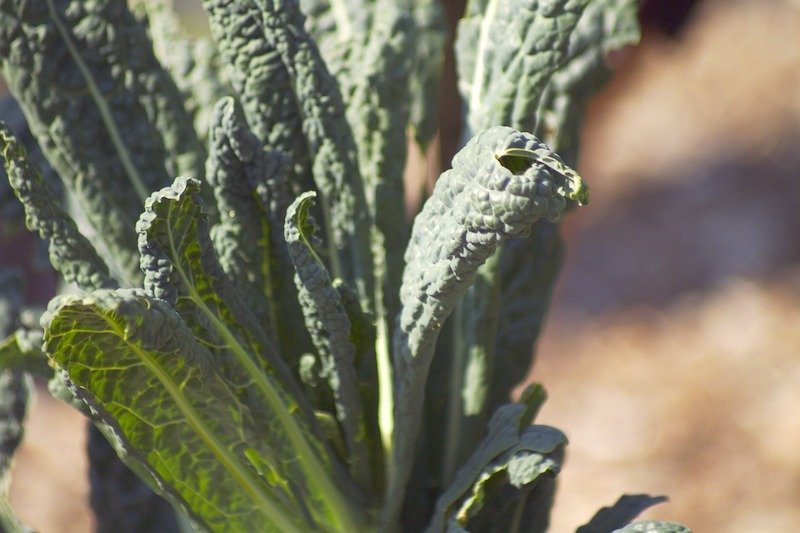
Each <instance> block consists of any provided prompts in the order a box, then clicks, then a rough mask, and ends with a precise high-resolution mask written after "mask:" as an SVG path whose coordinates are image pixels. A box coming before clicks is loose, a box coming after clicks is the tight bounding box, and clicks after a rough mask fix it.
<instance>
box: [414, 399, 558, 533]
mask: <svg viewBox="0 0 800 533" xmlns="http://www.w3.org/2000/svg"><path fill="white" fill-rule="evenodd" d="M543 401H544V391H543V389H542V388H541V387H539V386H531V387H529V388H528V389H527V390H526V392H525V393H523V395H522V398H521V399H520V403H517V404H508V405H504V406H502V407H500V408H499V409H498V410H497V411H496V412H495V413H494V415H493V416H492V418H491V420H490V421H489V428H488V434H487V435H486V437H485V438H484V439H483V440H482V441H481V442H480V444H479V446H478V447H477V448H476V449H475V452H474V453H473V454H472V456H471V457H470V458H469V459H468V460H467V461H466V462H465V463H464V465H463V466H462V467H461V469H460V470H459V471H458V473H457V474H456V476H455V479H454V480H453V482H452V484H451V485H450V486H449V487H448V488H447V490H445V491H444V492H443V493H442V495H441V496H440V497H439V499H438V500H437V503H436V510H435V512H434V514H433V518H432V520H431V523H430V525H429V526H428V529H427V531H428V532H430V533H433V532H439V531H444V529H445V527H446V525H448V524H449V523H451V522H455V524H458V525H459V526H460V527H464V526H465V525H466V522H467V521H468V520H469V519H470V518H472V517H474V516H477V515H478V512H479V511H480V510H481V508H483V506H484V504H485V503H486V502H487V501H488V499H487V498H485V496H486V489H487V488H488V487H487V485H486V483H487V482H488V481H490V480H491V478H492V477H493V476H494V475H496V474H503V475H504V476H506V479H505V481H504V483H508V484H510V485H512V486H513V487H515V488H517V489H523V492H522V493H516V492H513V491H511V492H512V494H511V495H512V497H511V500H512V501H514V502H515V503H519V501H522V502H523V505H522V506H523V507H525V506H526V505H525V504H527V505H531V506H533V507H535V506H536V505H537V504H538V503H540V502H538V501H526V496H528V495H527V494H526V493H527V491H529V490H531V489H532V488H533V487H531V484H532V483H534V482H537V481H539V476H540V475H541V474H543V473H551V474H553V475H555V474H556V473H557V472H558V468H559V465H560V463H561V458H562V454H563V447H564V446H565V445H566V437H564V435H563V434H562V433H561V432H560V431H558V430H557V429H555V428H551V427H548V426H530V425H529V424H530V423H531V421H532V420H533V418H534V416H535V414H536V412H537V411H538V409H539V407H540V406H541V404H542V402H543ZM541 496H544V497H545V498H546V497H547V494H546V493H544V494H541ZM496 503H499V502H496ZM547 508H548V509H549V506H548V507H547ZM507 514H508V516H507V517H506V518H505V520H508V517H509V516H511V515H513V513H507ZM509 530H511V529H509Z"/></svg>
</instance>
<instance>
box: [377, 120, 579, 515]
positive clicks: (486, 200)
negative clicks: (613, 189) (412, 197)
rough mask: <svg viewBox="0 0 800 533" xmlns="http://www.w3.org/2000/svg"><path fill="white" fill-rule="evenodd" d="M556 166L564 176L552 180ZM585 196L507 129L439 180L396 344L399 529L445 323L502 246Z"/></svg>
mask: <svg viewBox="0 0 800 533" xmlns="http://www.w3.org/2000/svg"><path fill="white" fill-rule="evenodd" d="M556 165H562V170H563V171H564V172H566V175H565V174H561V173H559V172H553V173H551V170H550V169H551V167H552V166H556ZM510 168H514V169H515V172H512V170H510ZM587 194H588V193H587V189H586V186H585V185H584V184H583V182H582V181H581V179H580V177H579V176H578V175H577V174H575V173H574V172H573V171H567V170H566V169H564V168H563V164H561V163H560V162H558V160H557V158H556V156H555V155H553V154H550V152H549V150H547V148H546V147H545V146H544V145H543V144H541V142H540V141H539V140H538V139H536V138H535V137H534V136H533V135H531V134H527V133H521V132H517V131H514V130H512V129H511V128H507V127H495V128H492V129H489V130H487V131H485V132H483V133H481V134H479V135H477V136H476V137H475V138H473V139H472V140H471V141H470V142H469V144H467V146H466V147H465V148H464V149H463V150H461V151H460V152H459V153H458V154H456V156H455V157H454V158H453V168H452V169H451V170H449V171H447V172H445V173H444V174H442V176H441V177H440V179H439V181H438V182H437V184H436V188H435V189H434V192H433V195H432V196H431V198H430V199H428V201H427V202H426V204H425V206H424V208H423V210H422V212H421V213H420V214H419V215H418V216H417V218H416V220H415V221H414V229H413V232H412V236H411V240H410V242H409V246H408V248H407V250H406V270H405V272H404V273H403V285H402V288H401V292H400V298H401V301H402V303H403V308H402V312H401V314H400V318H399V321H398V326H397V329H396V332H395V337H394V357H395V369H396V371H397V393H396V395H395V431H394V449H393V456H392V459H393V464H392V468H393V470H392V478H391V480H390V485H389V492H388V497H387V506H386V509H385V513H386V514H385V520H388V521H393V520H394V517H395V516H396V513H397V512H398V511H399V506H400V505H401V504H402V499H403V491H404V489H405V486H406V483H407V481H408V476H409V473H410V469H411V464H412V462H413V456H414V444H415V442H416V439H417V434H418V432H419V428H420V423H421V416H422V407H423V404H424V392H425V381H426V379H427V374H428V368H429V367H430V364H431V360H432V357H433V354H434V347H435V343H436V339H437V337H438V334H439V331H440V329H441V325H442V323H443V322H444V320H445V319H446V318H447V317H448V315H449V314H450V312H451V311H452V310H453V307H454V306H455V304H456V302H457V300H458V298H459V297H460V296H461V295H462V294H463V293H464V291H465V290H466V289H467V287H469V285H470V284H471V283H472V281H473V280H474V277H475V274H476V272H477V270H478V268H479V267H480V265H481V264H483V262H484V261H486V259H487V258H488V257H489V256H490V255H491V254H492V253H494V251H495V248H496V247H497V245H498V244H499V243H501V242H503V241H505V240H507V239H510V238H513V237H520V236H525V235H527V234H528V233H529V232H530V229H531V225H532V224H533V223H534V222H535V221H536V220H539V219H541V218H548V219H555V218H557V217H558V216H559V215H560V213H561V211H562V210H563V209H564V208H565V206H566V203H567V200H568V199H573V200H576V201H585V200H586V195H587Z"/></svg>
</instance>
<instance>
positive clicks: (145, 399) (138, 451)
mask: <svg viewBox="0 0 800 533" xmlns="http://www.w3.org/2000/svg"><path fill="white" fill-rule="evenodd" d="M54 305H55V307H53V308H52V309H51V315H52V316H51V318H50V321H49V324H48V325H47V329H46V333H45V350H46V351H47V353H48V355H49V356H50V357H52V358H53V361H54V362H55V363H56V364H57V365H58V366H59V367H61V368H63V369H64V370H65V371H66V373H67V374H68V375H69V380H70V382H71V383H72V386H73V387H74V392H75V393H76V394H77V395H78V396H80V397H81V398H82V399H84V401H86V402H87V403H89V404H90V405H91V406H92V407H93V408H94V409H95V410H96V411H97V412H98V413H99V416H100V417H101V418H102V419H103V420H104V421H105V422H106V423H107V424H108V425H109V427H111V428H112V429H113V430H114V432H115V433H116V436H117V437H118V438H119V439H121V440H122V441H123V443H124V445H123V447H124V448H125V449H126V450H128V453H130V454H132V455H136V456H138V459H139V460H142V461H144V462H146V463H147V464H148V465H149V467H150V469H151V473H152V476H153V477H152V478H151V480H150V481H151V483H154V484H155V487H154V488H156V490H159V491H164V494H165V495H166V496H168V497H170V498H171V500H172V501H173V503H177V504H179V505H181V506H182V507H184V508H185V510H186V511H187V512H188V513H189V514H190V516H192V518H193V519H194V520H195V521H197V522H198V523H199V524H202V525H204V526H205V527H206V528H208V529H213V530H241V531H245V530H253V529H261V528H264V527H265V526H266V527H268V528H269V529H274V530H286V531H299V530H301V529H302V527H301V526H302V523H301V522H299V520H300V517H302V516H303V514H302V513H301V512H298V511H296V510H294V509H293V508H292V502H291V497H290V495H289V494H288V491H287V490H286V488H285V487H282V486H279V485H274V484H269V483H266V482H265V481H264V480H263V479H261V478H260V477H259V476H258V474H257V473H256V471H255V470H254V468H253V466H252V464H250V461H249V460H248V459H247V456H246V454H247V453H252V452H249V451H250V450H256V451H257V453H259V454H261V455H263V456H266V457H269V455H270V452H269V450H268V449H266V450H265V449H264V444H263V439H262V438H260V437H259V431H258V429H257V428H256V426H255V424H254V421H253V419H252V416H251V414H250V412H249V411H248V409H247V408H246V407H245V406H243V405H241V404H240V403H239V402H238V401H237V399H236V397H235V395H234V393H233V392H232V391H231V390H230V387H229V386H228V384H227V383H226V382H225V381H224V380H223V379H222V378H221V377H220V375H219V374H218V373H217V370H216V368H215V363H214V361H213V359H212V355H211V353H209V352H208V350H206V349H205V348H204V347H203V346H202V345H201V344H199V343H198V342H197V340H196V339H195V336H194V334H193V332H192V331H191V330H190V329H189V328H188V327H187V326H186V324H185V323H184V322H183V320H182V319H181V318H180V316H179V315H178V314H177V313H176V312H175V311H174V310H173V309H172V308H171V307H170V306H169V305H168V304H167V303H166V302H164V301H163V300H160V299H156V298H153V297H151V296H147V295H146V294H144V293H143V292H142V291H139V290H130V289H122V290H117V291H97V292H95V293H93V294H92V295H91V296H87V297H63V298H62V299H61V301H60V302H58V303H57V304H54ZM188 442H192V443H196V444H194V445H192V446H187V443H188Z"/></svg>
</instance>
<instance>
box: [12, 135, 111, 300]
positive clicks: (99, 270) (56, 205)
mask: <svg viewBox="0 0 800 533" xmlns="http://www.w3.org/2000/svg"><path fill="white" fill-rule="evenodd" d="M0 155H2V157H3V159H4V160H5V169H6V174H7V175H8V181H9V183H10V184H11V187H12V188H13V189H14V194H16V196H17V198H18V199H19V201H20V202H21V203H22V205H23V206H24V207H25V222H26V224H27V226H28V229H30V230H31V231H36V232H38V233H39V236H40V237H41V238H42V239H46V240H47V241H48V243H49V244H48V250H49V252H50V263H51V264H52V265H53V266H54V267H55V268H56V269H57V270H58V271H59V272H60V273H61V275H62V276H64V280H65V281H66V282H67V283H74V284H75V285H77V286H78V287H80V288H81V289H84V290H87V291H90V290H93V289H103V288H114V287H116V286H117V283H116V281H115V280H114V279H112V278H111V277H110V275H109V272H108V267H107V266H106V264H105V262H104V261H103V260H102V259H101V258H100V256H99V255H98V254H97V251H96V250H95V248H94V246H93V245H92V243H91V242H90V241H89V240H88V239H87V238H86V237H84V236H83V235H82V234H81V233H80V231H78V227H77V226H76V225H75V222H74V221H73V220H72V217H70V216H69V215H68V214H67V213H66V212H65V211H64V209H63V208H62V207H61V205H60V202H59V200H58V198H56V196H55V195H54V194H53V192H51V191H50V189H49V188H48V186H47V184H46V183H45V181H44V178H43V177H42V175H41V173H40V172H39V171H38V170H37V169H35V168H34V167H33V166H31V164H30V162H29V161H28V158H27V156H26V153H25V148H23V147H22V145H21V144H19V142H18V141H17V140H16V138H15V137H14V135H13V134H12V133H11V132H10V131H9V130H8V128H7V126H5V124H3V123H0Z"/></svg>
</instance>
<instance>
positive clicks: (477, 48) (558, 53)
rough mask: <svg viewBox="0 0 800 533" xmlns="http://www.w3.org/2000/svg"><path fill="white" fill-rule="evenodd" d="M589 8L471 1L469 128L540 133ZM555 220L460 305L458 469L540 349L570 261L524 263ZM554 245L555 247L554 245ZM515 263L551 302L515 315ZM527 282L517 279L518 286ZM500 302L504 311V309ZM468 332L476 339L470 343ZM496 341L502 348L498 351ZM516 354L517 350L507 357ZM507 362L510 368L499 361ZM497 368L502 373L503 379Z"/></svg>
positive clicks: (495, 265)
mask: <svg viewBox="0 0 800 533" xmlns="http://www.w3.org/2000/svg"><path fill="white" fill-rule="evenodd" d="M587 3H588V2H587V0H561V1H557V2H540V1H538V0H513V1H500V0H485V1H477V0H476V1H472V2H470V4H469V6H468V8H467V12H466V14H465V17H464V18H463V19H462V20H461V22H460V23H459V26H458V36H457V41H456V59H457V62H458V74H459V80H458V83H459V90H460V92H461V95H462V97H463V99H464V103H465V108H466V109H465V111H466V123H467V124H466V130H467V132H469V131H476V129H483V128H487V127H490V126H492V125H495V124H506V125H509V126H511V127H513V128H516V129H520V130H524V131H534V129H533V128H534V126H535V124H536V117H535V115H534V112H535V111H536V109H537V107H538V105H539V101H540V98H541V96H542V92H543V91H544V90H545V87H546V86H547V84H548V83H549V81H550V79H551V78H552V76H553V74H554V73H555V72H556V71H557V70H558V69H559V68H562V67H563V66H564V64H565V62H566V59H567V51H568V44H569V40H570V36H571V33H572V32H573V30H574V28H575V26H576V24H577V22H578V19H579V17H580V16H581V13H582V12H583V10H584V8H585V6H586V4H587ZM556 170H557V171H558V169H556ZM548 224H549V223H548V222H545V221H542V222H537V224H536V225H534V228H533V234H532V235H531V236H526V237H525V238H524V239H523V241H522V242H517V243H514V244H513V245H510V246H513V248H510V249H509V250H508V251H507V250H506V249H505V247H504V246H501V247H499V248H500V249H499V250H498V251H497V252H496V253H497V254H498V256H499V257H497V258H493V259H492V260H491V261H487V263H486V264H485V265H484V266H482V267H481V268H480V270H479V272H478V274H477V282H476V283H475V285H473V286H472V287H470V288H469V289H468V290H467V292H466V294H465V296H464V298H463V300H462V301H461V302H459V304H458V310H457V312H456V313H455V315H454V319H453V320H456V319H457V320H458V323H455V324H453V327H452V332H453V334H454V335H456V336H458V339H455V340H454V341H453V342H454V344H455V350H454V353H453V355H452V357H453V364H452V368H451V370H450V372H451V374H455V376H454V377H453V378H452V379H453V380H456V381H457V382H458V383H460V384H461V385H462V389H461V392H460V397H455V398H453V397H452V394H451V398H450V399H449V409H448V411H447V414H446V416H447V418H448V427H449V428H452V429H453V431H454V432H453V433H452V434H450V433H449V434H448V435H447V436H446V437H445V440H446V442H448V446H449V447H448V448H447V449H446V450H447V455H446V456H445V457H444V463H445V464H449V465H455V464H457V463H458V461H459V460H460V459H461V458H463V457H465V456H466V455H468V454H469V453H471V450H472V449H473V448H474V446H475V444H476V433H475V432H474V431H471V430H472V429H473V428H474V427H475V426H478V427H480V426H481V425H482V424H484V423H485V420H486V419H487V418H488V416H489V414H490V413H491V409H492V408H494V407H496V406H497V405H498V404H499V403H504V402H506V401H508V397H507V393H508V389H507V388H506V385H507V384H506V383H505V381H503V378H505V377H506V376H508V375H512V376H514V381H513V383H516V382H517V378H518V377H520V376H523V375H524V368H527V366H528V364H529V361H530V355H531V347H530V346H531V343H532V341H533V339H535V335H536V334H538V330H539V328H540V327H541V319H542V318H543V316H544V313H545V311H546V310H547V306H548V303H549V296H550V291H551V287H552V284H551V283H552V282H554V281H555V273H556V272H557V267H558V265H559V259H560V257H559V256H547V257H543V258H541V259H538V263H539V264H541V265H542V266H544V267H545V268H544V270H543V271H535V272H534V271H533V270H531V269H530V268H529V265H527V263H525V262H524V261H525V260H530V259H531V257H530V255H529V254H520V253H519V252H520V251H526V250H529V249H530V248H531V247H532V248H533V249H535V250H537V251H538V250H541V249H543V248H545V246H546V245H547V244H549V241H546V242H544V243H542V242H540V239H539V237H538V233H539V232H540V231H541V230H542V228H547V227H549V225H548ZM557 238H558V237H557V236H556V239H557ZM532 242H533V243H534V244H533V245H531V243H532ZM523 243H524V244H523ZM551 249H552V250H551V251H555V248H554V247H553V246H551ZM506 265H512V268H514V267H517V266H519V265H525V272H526V273H532V275H531V276H530V278H527V279H526V280H525V282H529V284H530V283H539V282H545V283H546V284H545V285H543V286H539V285H536V287H535V289H534V292H533V293H526V295H528V294H530V295H531V296H532V297H534V298H538V297H544V300H542V301H539V300H536V301H533V302H531V300H530V299H528V300H526V301H524V302H523V303H522V304H519V303H515V304H512V308H513V309H514V312H513V313H510V314H509V312H507V311H505V310H504V307H505V305H506V300H507V299H509V298H514V299H517V300H519V299H520V295H519V294H517V293H508V292H506V291H505V288H504V286H503V284H502V283H501V277H500V276H501V270H508V267H506ZM548 276H549V277H548ZM548 282H550V283H548ZM522 283H524V282H521V281H517V285H521V284H522ZM499 301H502V302H503V306H499V305H498V302H499ZM520 305H522V306H524V307H525V310H524V311H523V314H524V315H525V319H527V320H528V321H529V322H530V324H526V326H527V325H529V326H530V327H528V328H527V329H525V330H523V329H520V328H517V327H515V324H513V323H511V322H510V321H511V320H513V319H515V318H518V313H517V309H518V308H519V307H520ZM498 311H499V313H500V318H499V320H498V315H497V312H498ZM537 319H539V320H538V321H537ZM498 327H500V328H503V333H504V334H505V333H507V332H508V328H511V329H512V331H513V335H514V337H515V339H518V338H519V337H520V336H521V335H526V333H527V331H530V332H531V333H530V334H528V337H530V338H531V341H530V342H528V343H522V344H512V343H511V342H506V341H505V340H502V339H501V338H500V335H498ZM523 331H525V333H523ZM462 332H470V333H468V334H467V336H466V338H464V337H462ZM496 343H500V344H501V345H500V346H496ZM506 350H510V351H512V353H509V354H507V353H506ZM498 358H499V359H501V360H502V361H503V362H502V363H500V362H498ZM495 370H498V373H499V374H502V375H497V376H496V375H495ZM496 380H497V381H499V382H500V385H499V386H498V385H497V384H496V383H495V381H496ZM497 389H500V390H497ZM495 398H499V399H500V400H499V402H495V401H494V399H495ZM450 472H452V468H448V469H445V471H444V472H443V474H444V475H445V481H448V479H447V476H448V475H449V474H450Z"/></svg>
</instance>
